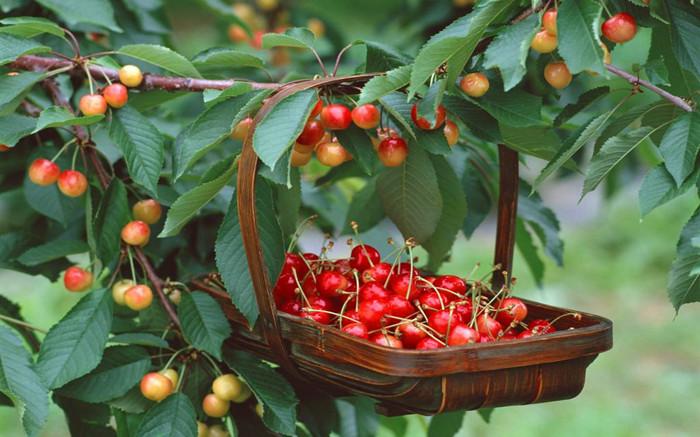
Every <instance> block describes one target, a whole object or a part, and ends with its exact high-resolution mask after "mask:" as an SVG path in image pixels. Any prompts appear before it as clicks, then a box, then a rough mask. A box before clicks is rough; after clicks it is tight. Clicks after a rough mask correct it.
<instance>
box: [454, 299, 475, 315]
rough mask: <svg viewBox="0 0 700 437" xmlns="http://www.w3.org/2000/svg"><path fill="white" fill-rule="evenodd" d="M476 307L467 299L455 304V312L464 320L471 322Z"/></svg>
mask: <svg viewBox="0 0 700 437" xmlns="http://www.w3.org/2000/svg"><path fill="white" fill-rule="evenodd" d="M473 311H474V305H473V304H472V301H471V299H465V300H462V301H459V302H457V303H456V304H455V312H456V313H457V314H459V315H460V316H462V320H471V318H472V313H473Z"/></svg>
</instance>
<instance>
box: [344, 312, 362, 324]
mask: <svg viewBox="0 0 700 437" xmlns="http://www.w3.org/2000/svg"><path fill="white" fill-rule="evenodd" d="M343 315H344V316H345V317H343V323H345V322H350V321H355V322H359V321H360V316H359V315H358V312H357V311H355V310H347V311H345V312H344V313H343Z"/></svg>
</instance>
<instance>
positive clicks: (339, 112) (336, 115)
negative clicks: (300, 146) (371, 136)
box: [321, 103, 352, 130]
mask: <svg viewBox="0 0 700 437" xmlns="http://www.w3.org/2000/svg"><path fill="white" fill-rule="evenodd" d="M321 123H323V125H324V126H325V127H326V129H330V130H343V129H347V128H348V127H350V123H352V115H351V113H350V109H348V107H347V106H345V105H341V104H339V103H332V104H330V105H328V106H326V107H325V108H323V109H322V110H321Z"/></svg>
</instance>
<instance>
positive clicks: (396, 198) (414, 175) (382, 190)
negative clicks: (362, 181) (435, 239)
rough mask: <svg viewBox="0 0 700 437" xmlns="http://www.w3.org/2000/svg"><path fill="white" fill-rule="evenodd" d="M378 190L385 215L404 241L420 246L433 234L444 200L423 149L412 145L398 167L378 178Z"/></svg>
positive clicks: (387, 170)
mask: <svg viewBox="0 0 700 437" xmlns="http://www.w3.org/2000/svg"><path fill="white" fill-rule="evenodd" d="M377 189H378V192H379V198H380V199H381V200H382V205H383V206H384V212H385V213H386V215H387V217H389V218H390V219H391V220H392V221H393V222H394V224H396V226H397V227H398V228H399V230H400V231H401V233H402V234H403V236H404V238H409V237H413V238H415V240H416V241H417V242H418V243H419V244H421V243H423V242H424V241H427V240H428V239H429V238H430V236H431V235H433V233H434V232H435V229H436V228H437V225H438V223H439V221H440V216H441V211H442V206H443V201H442V196H441V195H440V188H439V186H438V179H437V175H436V174H435V169H434V168H433V165H432V163H431V162H430V159H429V157H428V155H427V154H426V153H425V152H424V151H423V149H421V148H420V147H415V146H413V145H411V147H410V149H409V153H408V158H407V159H406V161H405V162H404V163H403V164H402V165H401V166H399V167H393V168H387V169H386V170H385V171H384V172H383V173H382V174H381V175H379V179H378V180H377Z"/></svg>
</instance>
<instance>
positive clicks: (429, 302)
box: [418, 290, 445, 314]
mask: <svg viewBox="0 0 700 437" xmlns="http://www.w3.org/2000/svg"><path fill="white" fill-rule="evenodd" d="M418 302H419V303H420V306H421V308H423V310H424V311H425V312H426V313H428V314H430V313H431V312H434V311H438V310H440V309H441V308H442V307H443V306H444V304H445V301H444V300H442V299H441V297H440V295H439V294H438V293H437V292H436V291H432V290H431V291H425V292H423V294H421V295H420V296H419V297H418Z"/></svg>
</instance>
